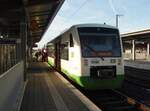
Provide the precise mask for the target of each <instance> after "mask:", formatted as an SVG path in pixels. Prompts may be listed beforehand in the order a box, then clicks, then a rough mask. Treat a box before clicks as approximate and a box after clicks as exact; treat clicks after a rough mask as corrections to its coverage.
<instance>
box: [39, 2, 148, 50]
mask: <svg viewBox="0 0 150 111" xmlns="http://www.w3.org/2000/svg"><path fill="white" fill-rule="evenodd" d="M116 14H121V15H122V16H120V17H119V26H118V27H119V30H120V33H121V34H124V33H128V32H134V31H139V30H145V29H150V0H65V2H64V4H63V5H62V7H61V9H60V10H59V12H58V13H57V15H56V17H55V18H54V20H53V22H52V23H51V25H50V26H49V28H48V30H47V31H46V32H45V34H44V35H43V37H42V40H41V41H40V42H39V43H38V47H39V48H41V47H42V46H43V45H44V44H46V43H47V42H49V41H50V40H52V39H54V38H55V37H57V36H58V35H59V34H60V33H61V32H63V31H64V30H66V29H68V28H69V27H71V26H72V25H75V24H80V23H100V24H103V23H104V22H105V23H106V24H108V25H113V26H115V25H116Z"/></svg>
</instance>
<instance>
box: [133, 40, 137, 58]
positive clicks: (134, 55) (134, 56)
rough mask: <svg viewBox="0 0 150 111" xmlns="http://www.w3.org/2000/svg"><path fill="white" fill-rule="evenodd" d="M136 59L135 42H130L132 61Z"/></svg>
mask: <svg viewBox="0 0 150 111" xmlns="http://www.w3.org/2000/svg"><path fill="white" fill-rule="evenodd" d="M135 59H136V54H135V40H132V60H135Z"/></svg>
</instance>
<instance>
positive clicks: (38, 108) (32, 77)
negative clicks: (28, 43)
mask: <svg viewBox="0 0 150 111" xmlns="http://www.w3.org/2000/svg"><path fill="white" fill-rule="evenodd" d="M20 111H101V110H100V109H99V108H98V107H97V106H96V105H95V104H93V103H92V102H91V101H90V100H89V99H88V98H86V97H85V96H84V95H83V94H82V93H80V91H79V90H77V89H76V88H75V87H74V86H72V85H71V84H70V83H69V82H68V81H67V80H66V79H64V78H63V77H62V76H61V75H60V74H59V73H57V72H56V71H54V70H53V69H51V68H50V67H48V64H47V63H42V62H41V63H39V62H34V63H31V64H30V68H29V73H28V83H27V86H26V90H25V93H24V97H23V101H22V105H21V108H20Z"/></svg>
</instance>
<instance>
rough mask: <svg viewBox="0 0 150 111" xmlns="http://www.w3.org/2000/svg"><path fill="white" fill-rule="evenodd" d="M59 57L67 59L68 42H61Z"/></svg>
mask: <svg viewBox="0 0 150 111" xmlns="http://www.w3.org/2000/svg"><path fill="white" fill-rule="evenodd" d="M60 53H61V59H64V60H68V59H69V49H68V42H65V43H63V44H61V50H60Z"/></svg>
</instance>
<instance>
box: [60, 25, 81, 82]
mask: <svg viewBox="0 0 150 111" xmlns="http://www.w3.org/2000/svg"><path fill="white" fill-rule="evenodd" d="M71 38H72V41H73V44H72V43H71V40H70V39H71ZM64 43H67V45H68V57H67V59H63V57H61V71H62V72H64V73H65V74H66V75H67V76H68V77H70V78H71V79H72V80H74V81H75V82H79V81H80V80H79V78H80V76H81V54H80V43H79V38H78V36H77V33H76V30H75V29H74V28H73V29H70V30H69V31H68V32H67V33H65V34H63V35H62V39H61V44H64ZM71 44H72V46H71ZM61 54H62V53H61Z"/></svg>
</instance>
